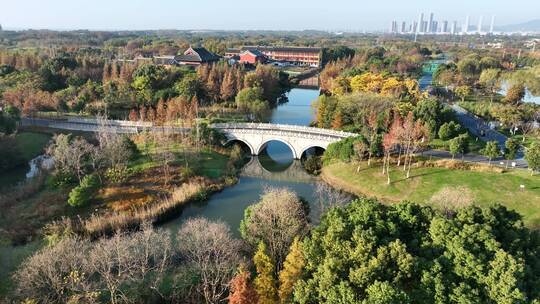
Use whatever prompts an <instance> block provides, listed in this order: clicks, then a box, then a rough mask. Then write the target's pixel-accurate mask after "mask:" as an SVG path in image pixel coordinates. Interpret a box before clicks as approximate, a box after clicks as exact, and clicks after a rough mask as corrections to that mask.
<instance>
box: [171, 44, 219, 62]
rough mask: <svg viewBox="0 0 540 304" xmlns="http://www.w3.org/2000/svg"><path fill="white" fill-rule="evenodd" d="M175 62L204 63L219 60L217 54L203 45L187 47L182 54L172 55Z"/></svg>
mask: <svg viewBox="0 0 540 304" xmlns="http://www.w3.org/2000/svg"><path fill="white" fill-rule="evenodd" d="M174 60H175V61H176V62H179V63H181V62H193V63H206V62H214V61H218V60H219V56H218V55H216V54H214V53H212V52H210V51H209V50H207V49H205V48H203V47H189V48H188V49H187V50H186V51H185V52H184V54H182V55H178V56H176V57H174Z"/></svg>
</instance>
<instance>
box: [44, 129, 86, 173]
mask: <svg viewBox="0 0 540 304" xmlns="http://www.w3.org/2000/svg"><path fill="white" fill-rule="evenodd" d="M92 147H93V146H92V145H91V144H89V143H88V142H87V141H86V140H85V139H83V138H81V137H76V138H74V139H72V138H71V134H69V135H65V134H57V135H55V136H54V137H53V140H52V143H51V145H49V147H47V154H49V155H50V156H52V157H53V159H54V162H55V167H56V169H57V170H59V171H63V172H67V173H73V174H76V175H77V177H78V178H79V181H80V180H81V178H82V175H83V174H84V172H83V166H84V162H85V157H87V156H88V155H89V153H90V151H91V150H92Z"/></svg>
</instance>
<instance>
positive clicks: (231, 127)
mask: <svg viewBox="0 0 540 304" xmlns="http://www.w3.org/2000/svg"><path fill="white" fill-rule="evenodd" d="M21 124H22V125H23V126H39V127H47V128H53V129H63V130H77V131H87V132H96V131H98V129H100V128H101V130H104V131H106V132H114V133H140V132H168V133H181V132H186V130H187V129H186V128H180V127H174V126H154V125H152V123H148V122H131V121H124V120H109V121H107V122H106V124H104V125H100V124H99V123H98V121H97V120H95V119H87V118H67V119H43V118H23V119H22V121H21ZM211 127H212V128H214V129H217V130H220V131H221V132H223V134H224V135H225V136H226V138H227V142H226V143H225V144H227V143H230V142H233V141H240V142H243V143H244V144H246V145H247V146H248V147H249V150H250V152H251V155H259V154H260V153H261V152H262V151H263V150H264V148H265V147H266V145H267V144H268V143H269V142H270V141H279V142H282V143H284V144H286V145H287V146H288V147H289V148H290V149H291V151H292V155H293V158H294V159H300V158H301V157H302V154H303V153H304V152H305V151H306V150H308V149H309V148H313V147H319V148H323V149H325V150H326V148H328V145H329V144H331V143H334V142H337V141H340V140H341V139H344V138H347V137H352V136H356V134H354V133H348V132H342V131H335V130H328V129H321V128H311V127H304V126H295V125H281V124H270V123H220V124H213V125H211Z"/></svg>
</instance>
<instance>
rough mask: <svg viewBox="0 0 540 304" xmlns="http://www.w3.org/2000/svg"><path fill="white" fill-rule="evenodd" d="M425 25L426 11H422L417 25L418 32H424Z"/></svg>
mask: <svg viewBox="0 0 540 304" xmlns="http://www.w3.org/2000/svg"><path fill="white" fill-rule="evenodd" d="M423 27H424V13H420V17H419V18H418V26H417V28H416V29H417V30H418V31H417V32H418V33H422V32H423V29H422V28H423Z"/></svg>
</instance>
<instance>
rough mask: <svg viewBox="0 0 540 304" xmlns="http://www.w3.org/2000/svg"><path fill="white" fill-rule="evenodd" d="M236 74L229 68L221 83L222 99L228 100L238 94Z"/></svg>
mask: <svg viewBox="0 0 540 304" xmlns="http://www.w3.org/2000/svg"><path fill="white" fill-rule="evenodd" d="M234 77H235V74H234V72H233V71H232V70H229V71H228V72H227V74H225V77H224V78H223V82H222V83H221V92H220V93H221V100H223V101H228V100H231V99H232V98H233V97H234V96H235V95H236V81H235V78H234Z"/></svg>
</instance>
